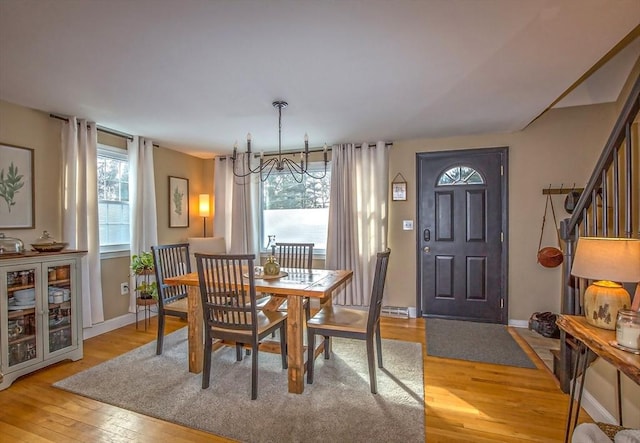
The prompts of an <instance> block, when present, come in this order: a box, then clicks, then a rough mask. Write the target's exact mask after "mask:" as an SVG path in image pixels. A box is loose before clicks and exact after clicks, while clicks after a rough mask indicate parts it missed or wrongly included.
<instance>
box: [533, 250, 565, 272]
mask: <svg viewBox="0 0 640 443" xmlns="http://www.w3.org/2000/svg"><path fill="white" fill-rule="evenodd" d="M563 260H564V254H563V253H562V251H561V250H560V249H558V248H554V247H553V246H547V247H546V248H542V249H540V250H539V251H538V263H540V264H541V265H542V266H544V267H545V268H555V267H556V266H560V265H561V264H562V261H563Z"/></svg>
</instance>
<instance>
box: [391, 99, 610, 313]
mask: <svg viewBox="0 0 640 443" xmlns="http://www.w3.org/2000/svg"><path fill="white" fill-rule="evenodd" d="M615 118H616V114H615V108H614V106H613V105H612V104H604V105H596V106H581V107H574V108H566V109H557V110H551V111H549V112H548V113H546V114H545V115H543V116H542V117H541V118H539V119H538V120H536V121H535V122H534V123H532V124H531V125H530V126H529V127H528V128H526V129H525V130H523V131H521V132H517V133H511V134H491V135H481V136H465V137H453V138H446V139H424V140H411V141H399V142H395V143H394V145H393V147H392V148H391V153H390V166H389V177H390V178H392V177H393V176H395V175H396V174H397V173H398V172H401V173H402V175H404V176H405V177H406V178H407V181H408V186H409V191H408V193H407V195H408V196H407V201H402V202H398V201H394V202H391V203H390V206H391V207H390V210H389V247H390V248H391V250H392V251H403V252H402V254H398V255H396V256H395V257H396V258H395V259H393V258H392V259H391V260H390V261H389V274H388V278H387V295H386V297H387V300H385V304H390V305H397V306H416V298H417V287H416V254H415V251H416V238H417V237H416V235H417V233H418V229H417V224H416V223H417V220H416V201H415V196H416V177H415V173H416V162H415V156H416V153H418V152H431V151H446V150H451V149H462V148H486V147H497V146H508V147H509V164H508V173H509V177H508V178H509V197H508V200H509V203H508V204H509V230H508V236H507V238H508V242H509V260H508V262H509V263H508V266H509V272H508V279H509V284H508V291H507V296H508V305H509V312H508V318H509V319H510V320H527V319H528V318H529V316H530V315H531V314H532V313H533V312H535V311H554V312H559V309H560V288H561V279H562V268H561V267H557V268H552V269H550V268H544V267H542V266H540V265H539V264H537V263H536V252H537V249H538V241H539V236H540V227H541V223H542V215H543V212H544V204H545V196H544V195H542V189H543V188H546V187H548V186H549V185H550V184H551V185H553V186H554V187H559V186H560V185H561V184H564V186H565V187H571V186H573V184H574V183H576V186H578V187H580V186H584V183H585V182H586V181H587V180H588V178H589V176H590V174H591V171H592V169H593V166H594V165H595V163H596V160H597V158H598V156H599V154H600V151H601V150H602V147H603V146H604V143H605V141H606V139H607V137H608V135H609V132H610V130H611V127H612V125H613V122H614V120H615ZM563 203H564V196H555V197H554V205H555V208H556V215H557V217H558V220H560V219H562V218H565V217H567V216H568V214H567V213H566V212H565V211H564V207H563ZM550 219H552V217H551V214H548V218H547V226H546V228H545V238H544V241H543V243H544V245H546V246H549V245H554V241H555V238H554V237H553V235H554V234H553V231H552V224H553V222H552V221H551V222H550ZM402 220H414V227H415V228H416V229H414V231H403V230H402ZM393 256H394V255H393V252H392V257H393Z"/></svg>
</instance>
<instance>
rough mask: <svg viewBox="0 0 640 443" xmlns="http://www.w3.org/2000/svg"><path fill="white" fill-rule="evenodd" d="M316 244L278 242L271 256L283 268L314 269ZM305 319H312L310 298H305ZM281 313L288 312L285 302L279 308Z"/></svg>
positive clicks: (273, 246)
mask: <svg viewBox="0 0 640 443" xmlns="http://www.w3.org/2000/svg"><path fill="white" fill-rule="evenodd" d="M314 246H315V243H283V242H277V243H275V244H274V245H272V246H271V255H273V256H275V257H276V260H277V261H278V264H280V267H281V268H298V269H311V268H313V247H314ZM302 303H303V306H304V313H305V318H306V319H307V320H308V319H309V318H310V317H311V303H310V301H309V297H304V298H303V301H302ZM278 309H279V310H280V311H286V310H287V302H286V301H285V302H284V303H282V304H281V305H280V307H279V308H278Z"/></svg>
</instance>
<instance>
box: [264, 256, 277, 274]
mask: <svg viewBox="0 0 640 443" xmlns="http://www.w3.org/2000/svg"><path fill="white" fill-rule="evenodd" d="M263 268H264V274H265V275H278V274H280V264H279V263H278V262H277V261H276V258H275V257H274V256H273V255H271V256H269V257H267V262H266V263H265V264H264V267H263Z"/></svg>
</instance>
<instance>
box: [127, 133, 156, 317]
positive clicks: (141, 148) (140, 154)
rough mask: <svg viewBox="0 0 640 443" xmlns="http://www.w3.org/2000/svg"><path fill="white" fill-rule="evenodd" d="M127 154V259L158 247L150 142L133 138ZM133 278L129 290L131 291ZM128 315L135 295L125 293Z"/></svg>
mask: <svg viewBox="0 0 640 443" xmlns="http://www.w3.org/2000/svg"><path fill="white" fill-rule="evenodd" d="M127 150H128V152H129V208H130V209H129V211H130V212H129V214H130V226H131V255H134V254H136V255H137V254H140V253H141V252H149V251H151V246H155V245H157V244H158V221H157V220H158V218H157V211H156V184H155V177H154V173H153V142H152V141H151V140H147V139H145V138H142V137H137V136H136V137H133V140H129V141H128V142H127ZM136 286H137V282H136V281H135V276H132V277H131V281H130V282H129V287H130V288H135V287H136ZM129 293H130V296H129V312H135V310H136V309H137V307H136V292H135V291H129Z"/></svg>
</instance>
